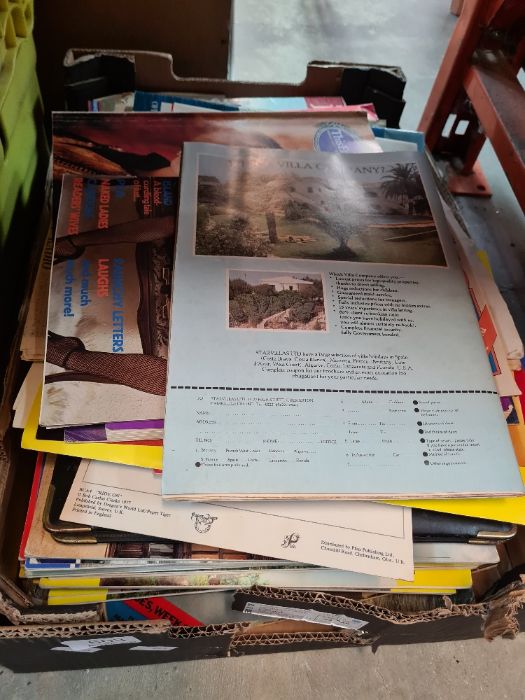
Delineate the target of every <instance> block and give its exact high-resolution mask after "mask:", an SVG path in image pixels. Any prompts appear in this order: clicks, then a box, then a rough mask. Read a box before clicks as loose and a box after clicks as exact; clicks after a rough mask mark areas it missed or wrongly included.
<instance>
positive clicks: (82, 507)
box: [62, 460, 414, 581]
mask: <svg viewBox="0 0 525 700" xmlns="http://www.w3.org/2000/svg"><path fill="white" fill-rule="evenodd" d="M160 489H161V479H160V477H159V476H158V475H156V474H155V473H154V472H152V471H151V470H149V469H137V468H134V467H127V466H123V465H119V464H110V463H108V462H97V461H94V460H83V461H82V462H81V464H80V467H79V469H78V472H77V476H76V478H75V481H74V483H73V486H72V488H71V491H70V493H69V496H68V498H67V500H66V504H65V506H64V509H63V511H62V519H64V520H68V521H71V522H75V523H84V524H88V525H94V526H99V527H107V528H111V529H116V530H125V531H127V532H136V533H140V534H144V535H151V536H153V537H165V538H169V539H177V540H181V541H184V542H193V543H195V544H201V545H208V546H211V547H223V548H227V549H234V550H238V551H244V552H250V553H252V554H259V555H263V556H269V557H277V558H279V559H288V560H291V561H297V562H304V563H309V564H316V565H320V566H328V567H333V568H337V569H344V570H346V571H355V572H358V573H365V574H372V575H375V576H386V577H390V578H398V579H405V580H409V581H411V580H413V578H414V562H413V544H412V513H411V510H410V509H409V508H403V507H400V506H388V505H383V504H378V503H368V502H359V503H349V502H343V501H341V502H331V503H323V502H310V503H299V502H272V501H264V502H260V501H251V502H250V503H239V502H236V503H221V504H217V503H186V502H184V503H176V502H172V501H163V500H162V497H161V495H160Z"/></svg>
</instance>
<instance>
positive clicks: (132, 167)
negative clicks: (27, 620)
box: [14, 95, 525, 624]
mask: <svg viewBox="0 0 525 700" xmlns="http://www.w3.org/2000/svg"><path fill="white" fill-rule="evenodd" d="M147 97H148V96H146V97H145V96H144V95H141V96H140V99H141V100H142V102H141V103H140V104H141V105H142V106H141V108H142V109H144V108H145V106H144V105H146V106H147V108H151V105H152V103H155V104H156V105H157V106H158V105H159V104H161V103H162V99H159V96H150V97H149V101H148V99H146V98H147ZM160 97H162V96H160ZM154 98H155V99H154ZM301 99H302V98H301ZM115 102H116V103H117V102H118V100H116V101H115ZM120 102H121V103H122V104H124V103H125V102H126V101H125V100H124V99H122V100H120ZM196 102H203V101H202V100H194V99H193V98H188V99H186V100H184V99H183V100H182V101H180V102H179V103H177V101H176V100H172V99H168V98H166V103H167V104H169V105H170V107H169V109H168V108H159V109H158V111H159V112H162V113H159V114H152V113H144V112H142V113H141V112H131V111H126V112H125V113H117V112H113V113H59V114H55V116H54V122H53V176H54V195H53V197H54V205H55V224H54V226H53V231H52V232H50V236H49V241H48V245H47V247H46V250H45V251H44V255H43V257H42V261H41V266H40V270H39V273H38V276H37V280H36V284H35V290H34V295H33V299H32V300H31V305H30V310H29V317H28V322H27V324H26V330H25V333H24V338H23V341H22V354H23V357H24V359H27V360H30V361H32V362H33V365H32V366H31V370H30V371H29V373H28V375H27V378H26V381H25V382H24V384H23V386H22V389H21V392H20V394H19V396H18V398H17V400H16V402H15V406H14V408H15V411H16V413H15V425H16V426H18V427H21V428H23V429H24V433H23V439H22V445H23V446H24V447H26V448H28V449H33V450H37V451H38V452H39V454H38V458H37V462H36V468H35V476H34V481H33V489H32V494H31V500H30V504H29V508H28V513H27V520H26V527H25V532H24V537H23V540H22V544H21V549H20V564H21V572H20V574H21V578H22V580H23V582H24V583H25V586H26V590H27V591H28V593H29V595H30V596H31V597H32V599H33V601H34V602H35V603H37V604H48V605H65V604H67V605H69V604H90V605H91V604H92V605H96V604H98V603H101V602H103V603H105V604H106V607H105V611H106V612H105V614H106V616H107V618H108V619H138V618H140V617H141V616H142V617H156V616H157V617H168V618H169V619H172V620H173V621H177V622H178V624H197V623H201V624H203V623H211V622H232V621H236V620H238V619H254V615H257V614H264V613H261V609H260V608H257V607H255V608H253V606H252V607H250V608H249V609H248V607H247V608H246V610H241V611H239V610H232V598H233V594H234V591H235V590H238V589H240V588H243V589H249V588H250V587H252V586H267V587H273V588H280V589H291V590H298V589H299V590H305V589H309V590H317V591H338V592H340V593H342V594H344V595H348V596H352V597H355V598H358V599H360V598H366V599H375V598H377V596H385V595H397V594H399V593H405V594H408V595H409V596H419V600H420V601H423V599H424V597H425V596H428V595H433V594H441V595H442V594H447V595H450V596H452V597H456V599H457V600H463V601H464V600H474V599H476V598H478V599H479V598H480V596H482V595H483V593H484V591H485V590H487V589H488V588H489V587H490V585H491V583H492V582H493V581H495V580H496V579H497V578H499V576H500V575H501V573H502V571H504V570H505V566H508V562H506V561H505V558H504V557H503V558H502V556H501V552H499V551H498V547H497V545H498V544H499V543H501V542H504V541H506V540H508V539H510V538H511V537H513V535H514V534H515V533H516V525H517V524H525V516H524V515H523V512H525V511H524V508H523V506H524V504H525V498H524V486H523V480H522V476H521V473H520V469H519V466H518V461H520V460H521V459H522V456H523V447H522V442H521V440H522V436H523V402H522V397H521V392H520V388H519V385H520V384H521V385H522V386H523V370H522V369H521V365H520V361H521V359H522V357H523V346H522V344H521V340H520V339H519V335H518V333H517V332H516V329H515V326H514V324H513V322H512V319H511V316H510V314H509V312H508V309H507V307H506V305H505V303H504V301H503V299H502V297H501V295H500V294H499V292H498V290H497V287H496V285H495V283H494V281H493V280H492V277H491V274H490V269H488V268H487V266H486V265H485V264H484V263H485V262H486V261H485V259H484V258H483V256H482V255H481V254H480V252H479V251H477V250H476V248H475V246H474V245H473V243H472V241H471V240H470V238H469V237H468V236H467V235H466V233H465V232H464V231H463V229H462V228H461V226H460V225H459V224H458V222H457V220H456V218H455V216H454V213H453V211H452V209H451V208H450V206H449V205H448V204H447V203H446V202H445V201H444V200H443V199H442V198H441V196H440V193H439V190H438V188H437V186H436V180H435V174H434V171H433V169H432V167H431V165H430V163H429V162H428V160H427V157H426V155H425V154H424V153H422V152H420V151H419V150H418V148H417V139H416V140H414V139H413V138H411V137H410V135H409V134H407V135H406V139H405V141H404V140H403V139H401V140H399V135H398V136H396V139H397V141H396V143H397V146H395V149H394V150H393V147H392V140H391V139H384V138H375V137H374V133H373V131H372V129H371V126H370V120H371V119H373V118H374V117H373V112H372V110H371V109H370V108H369V107H368V112H367V111H366V110H363V111H357V112H356V111H355V108H354V109H352V110H349V109H345V108H344V106H342V105H335V104H330V105H328V106H327V105H326V103H321V102H322V101H321V102H319V101H318V100H317V101H316V99H315V98H312V99H311V100H310V101H308V100H306V101H305V104H304V105H293V106H292V107H291V109H296V110H298V109H299V110H301V111H284V110H286V109H289V108H290V106H286V105H284V104H282V103H280V102H279V100H274V101H273V103H272V101H271V100H270V101H268V100H265V102H266V104H265V105H264V108H265V109H267V110H272V109H273V110H274V111H265V112H259V111H245V110H250V109H253V110H256V109H257V107H258V105H257V104H254V101H253V100H251V104H250V105H248V104H242V103H240V104H233V105H232V104H225V102H224V101H220V100H218V101H216V103H214V102H213V100H211V101H209V102H207V103H206V104H195V103H196ZM255 102H256V101H255ZM268 102H270V104H268ZM135 103H136V104H135V106H136V107H137V95H136V96H135ZM127 104H128V108H129V101H128V102H127ZM178 105H182V106H181V107H180V109H179V107H178ZM188 107H191V109H189V108H188ZM320 107H322V109H320ZM168 112H169V113H168ZM414 144H416V145H414ZM387 151H388V152H387ZM47 298H48V304H47ZM46 305H47V316H46V313H45V308H46ZM513 428H515V430H513ZM520 450H522V451H521V452H520ZM517 458H518V459H517ZM473 572H474V573H473ZM480 572H481V573H480ZM473 577H474V578H473ZM152 601H154V602H152ZM420 605H421V606H423V605H424V603H423V602H420Z"/></svg>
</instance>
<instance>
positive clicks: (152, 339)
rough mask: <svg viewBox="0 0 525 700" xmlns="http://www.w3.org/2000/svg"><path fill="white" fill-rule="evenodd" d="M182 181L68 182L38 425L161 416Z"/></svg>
mask: <svg viewBox="0 0 525 700" xmlns="http://www.w3.org/2000/svg"><path fill="white" fill-rule="evenodd" d="M176 184H177V180H176V179H173V178H143V179H138V178H106V179H99V180H97V179H89V178H81V177H74V176H66V177H65V178H64V184H63V188H62V197H61V202H60V211H59V216H58V223H57V231H56V238H55V247H54V257H53V269H52V275H51V285H50V294H49V309H48V326H47V346H46V363H45V381H44V390H43V395H42V408H41V413H40V424H41V425H43V426H46V427H49V426H68V425H85V424H88V423H106V422H114V421H117V422H121V421H136V420H147V419H154V420H155V419H156V420H160V419H162V418H163V413H164V394H165V382H166V360H167V352H168V328H169V309H170V299H171V272H172V267H173V247H174V241H175V217H174V211H175V206H176Z"/></svg>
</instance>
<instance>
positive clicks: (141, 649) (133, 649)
mask: <svg viewBox="0 0 525 700" xmlns="http://www.w3.org/2000/svg"><path fill="white" fill-rule="evenodd" d="M176 648H177V647H146V646H143V647H131V649H130V651H173V649H176Z"/></svg>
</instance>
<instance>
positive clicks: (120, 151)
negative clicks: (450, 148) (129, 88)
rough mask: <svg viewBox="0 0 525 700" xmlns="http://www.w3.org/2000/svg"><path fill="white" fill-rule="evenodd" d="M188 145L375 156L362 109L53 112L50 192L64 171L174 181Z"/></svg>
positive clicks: (371, 136) (376, 146)
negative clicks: (170, 179) (112, 112)
mask: <svg viewBox="0 0 525 700" xmlns="http://www.w3.org/2000/svg"><path fill="white" fill-rule="evenodd" d="M188 141H201V142H206V143H219V144H224V145H233V146H248V147H251V148H287V149H299V150H302V149H304V150H308V151H311V150H315V151H326V152H340V153H370V152H379V151H381V148H380V147H379V146H378V144H377V142H376V141H375V140H374V135H373V133H372V130H371V128H370V126H369V125H368V122H367V117H366V114H365V113H364V112H363V113H353V112H351V113H347V112H340V111H335V112H331V111H316V112H315V113H308V112H306V113H305V112H286V113H278V112H258V113H239V112H228V113H227V112H205V113H203V114H191V113H185V114H162V113H126V114H100V113H99V114H97V113H93V112H92V113H88V112H81V113H80V112H79V113H75V112H55V113H54V114H53V177H54V180H55V187H56V185H57V184H58V180H59V178H60V177H61V176H62V175H64V174H67V173H73V174H80V175H89V174H93V175H98V174H102V175H107V176H115V175H117V176H122V175H135V176H137V177H144V176H167V177H176V176H177V175H178V174H179V166H180V157H181V150H182V144H183V143H185V142H188ZM57 189H59V185H58V188H57Z"/></svg>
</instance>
